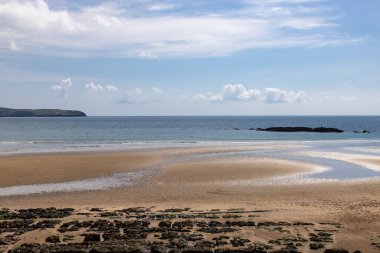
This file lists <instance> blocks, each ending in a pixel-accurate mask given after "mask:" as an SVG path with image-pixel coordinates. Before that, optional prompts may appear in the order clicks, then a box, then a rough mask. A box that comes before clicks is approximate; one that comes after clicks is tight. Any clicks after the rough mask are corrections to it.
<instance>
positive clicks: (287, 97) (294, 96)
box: [262, 88, 306, 104]
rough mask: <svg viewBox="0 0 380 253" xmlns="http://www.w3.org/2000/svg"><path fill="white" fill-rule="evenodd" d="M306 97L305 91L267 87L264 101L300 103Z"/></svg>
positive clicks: (270, 102) (271, 102)
mask: <svg viewBox="0 0 380 253" xmlns="http://www.w3.org/2000/svg"><path fill="white" fill-rule="evenodd" d="M305 98H306V93H305V92H304V91H298V92H294V91H286V90H280V89H279V88H265V89H264V92H263V97H262V99H263V101H264V102H265V103H269V104H273V103H299V102H301V101H302V99H305Z"/></svg>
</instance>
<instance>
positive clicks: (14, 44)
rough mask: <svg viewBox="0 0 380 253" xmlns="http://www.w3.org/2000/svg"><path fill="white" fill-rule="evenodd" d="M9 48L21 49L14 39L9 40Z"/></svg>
mask: <svg viewBox="0 0 380 253" xmlns="http://www.w3.org/2000/svg"><path fill="white" fill-rule="evenodd" d="M9 49H10V50H11V51H21V49H20V48H19V47H18V46H17V44H16V42H14V40H9Z"/></svg>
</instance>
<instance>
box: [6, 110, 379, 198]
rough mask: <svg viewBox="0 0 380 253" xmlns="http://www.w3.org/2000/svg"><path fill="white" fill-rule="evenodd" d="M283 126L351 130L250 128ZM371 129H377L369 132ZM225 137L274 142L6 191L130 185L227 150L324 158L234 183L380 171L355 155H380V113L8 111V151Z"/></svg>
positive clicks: (228, 142) (196, 142)
mask: <svg viewBox="0 0 380 253" xmlns="http://www.w3.org/2000/svg"><path fill="white" fill-rule="evenodd" d="M283 126H305V127H320V126H323V127H334V128H339V129H342V130H344V131H345V132H344V133H279V132H262V131H255V130H250V129H256V128H267V127H283ZM364 130H366V131H368V132H369V133H362V132H363V131H364ZM357 132H359V133H357ZM266 144H270V145H266ZM273 144H275V145H273ZM276 144H285V146H286V147H287V148H285V149H281V148H277V147H280V146H277V145H276ZM217 145H220V146H234V145H235V146H236V145H237V146H241V145H248V146H250V147H251V146H253V145H258V147H263V146H264V147H266V148H258V149H248V150H247V151H236V150H234V149H231V150H229V149H228V150H226V151H223V152H216V153H213V152H211V153H207V154H206V153H199V154H198V153H196V154H190V155H189V154H183V155H175V156H170V157H169V158H167V159H166V160H165V161H164V162H162V163H159V164H156V165H154V166H148V167H141V168H138V169H136V170H132V171H127V172H122V173H116V174H111V175H107V176H101V177H96V178H89V179H85V180H77V181H70V182H61V183H45V184H35V185H16V186H10V187H0V197H7V196H15V195H28V194H39V193H50V192H62V191H64V192H69V191H83V190H86V191H87V190H99V189H109V188H118V187H127V186H131V185H135V184H137V183H139V182H144V180H146V178H149V177H150V176H153V175H156V174H157V173H158V172H159V171H160V170H162V169H164V168H166V167H167V166H171V165H173V164H176V163H181V162H188V161H193V160H194V161H199V160H203V159H205V161H208V159H215V158H217V159H220V158H223V157H225V158H229V157H230V158H234V159H240V158H264V159H266V158H269V159H281V160H288V161H294V162H301V163H307V164H313V165H315V166H317V167H316V168H317V169H313V170H311V171H309V172H306V173H301V174H299V173H298V174H297V173H296V174H291V175H288V176H283V177H274V178H269V179H260V180H254V179H250V178H247V179H246V180H239V181H238V182H233V181H231V182H229V184H234V183H238V184H239V185H241V184H247V185H277V184H300V183H301V184H304V183H307V184H309V183H318V182H329V181H332V182H336V181H340V180H345V181H347V180H348V181H352V180H354V181H356V180H378V179H379V178H380V170H379V168H378V166H374V165H373V164H368V163H363V162H358V161H352V160H350V158H352V157H359V158H365V159H378V158H379V157H380V117H378V116H376V117H375V116H373V117H371V116H357V117H356V116H350V117H348V116H328V117H327V116H287V117H283V116H265V117H264V116H252V117H248V116H244V117H239V116H233V117H232V116H229V117H227V116H223V117H220V116H219V117H216V116H212V117H211V116H210V117H205V116H204V117H84V118H0V155H12V154H20V153H21V154H25V153H47V152H75V151H121V150H129V149H139V148H144V149H146V148H154V149H157V148H158V149H159V148H161V147H177V146H178V147H184V146H185V147H186V146H191V147H194V146H217Z"/></svg>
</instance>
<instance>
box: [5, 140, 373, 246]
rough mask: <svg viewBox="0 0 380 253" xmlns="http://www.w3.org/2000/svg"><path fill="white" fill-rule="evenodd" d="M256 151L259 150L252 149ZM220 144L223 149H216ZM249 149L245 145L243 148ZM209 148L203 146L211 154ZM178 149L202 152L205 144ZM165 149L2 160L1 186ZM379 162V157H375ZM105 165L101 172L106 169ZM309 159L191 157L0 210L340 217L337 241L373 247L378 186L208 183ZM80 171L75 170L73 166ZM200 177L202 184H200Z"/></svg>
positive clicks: (119, 165) (87, 171)
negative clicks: (145, 177) (147, 173)
mask: <svg viewBox="0 0 380 253" xmlns="http://www.w3.org/2000/svg"><path fill="white" fill-rule="evenodd" d="M254 148H257V147H254ZM217 149H220V148H217ZM244 149H247V148H244ZM211 151H212V148H209V149H207V152H211ZM176 152H179V153H181V152H187V153H191V152H194V153H202V152H206V151H205V150H202V149H191V150H186V149H183V150H179V149H177V151H176ZM163 154H165V155H168V154H172V152H170V150H162V151H156V152H152V151H149V152H143V151H139V152H132V151H131V152H127V153H102V154H100V153H98V154H65V155H43V156H14V157H1V158H0V173H1V176H0V185H1V186H9V185H15V184H31V183H41V182H57V181H62V180H72V179H82V178H86V177H93V176H98V175H104V174H108V173H114V172H116V171H123V170H128V169H132V168H136V167H139V166H142V165H147V164H154V163H158V162H159V161H161V160H162V159H165V156H164V155H163ZM377 162H378V161H377ZM105 168H106V169H105ZM313 168H314V167H313V166H310V165H307V164H299V163H297V164H296V163H291V162H287V161H280V160H262V159H257V160H244V159H243V160H215V161H207V162H206V161H194V162H187V163H183V164H179V165H173V166H170V167H166V168H164V169H163V170H162V171H161V172H160V173H158V174H157V176H155V177H153V178H152V179H150V180H149V181H147V182H145V183H143V184H139V185H136V186H133V187H126V188H120V189H110V190H103V191H87V192H75V193H54V194H40V195H33V196H19V197H7V198H2V199H1V204H0V208H1V207H9V208H29V207H49V206H56V207H74V208H77V209H83V210H86V209H88V208H90V207H104V208H106V209H119V208H125V207H132V206H145V207H151V206H155V207H156V208H173V207H183V208H184V207H191V208H193V209H208V210H209V209H213V208H219V209H228V208H246V209H266V210H273V212H270V213H268V215H267V216H266V219H271V220H275V221H297V220H302V221H310V222H325V221H332V222H339V223H342V224H343V226H344V227H343V229H342V230H341V231H340V232H339V234H338V235H337V238H336V243H335V246H342V247H344V248H346V249H349V250H351V251H352V250H355V249H358V248H360V249H361V250H362V252H378V251H376V250H375V249H374V248H373V247H372V246H371V245H370V243H371V240H372V241H373V240H380V237H379V236H380V183H379V181H378V180H374V181H368V182H363V181H362V182H354V181H353V182H342V183H336V182H334V183H316V184H300V185H270V186H269V185H268V186H258V185H229V184H227V183H226V184H217V185H215V184H208V183H207V182H210V181H215V180H216V181H218V182H223V181H225V182H228V181H229V180H231V179H235V180H236V179H245V178H266V177H270V176H281V175H287V174H292V173H304V172H308V171H310V170H311V169H313ZM79 169H80V170H81V172H80V173H77V170H79ZM199 182H204V184H199Z"/></svg>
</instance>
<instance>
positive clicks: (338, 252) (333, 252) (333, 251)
mask: <svg viewBox="0 0 380 253" xmlns="http://www.w3.org/2000/svg"><path fill="white" fill-rule="evenodd" d="M324 252H325V253H349V252H348V250H345V249H342V248H335V249H325V251H324Z"/></svg>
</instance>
